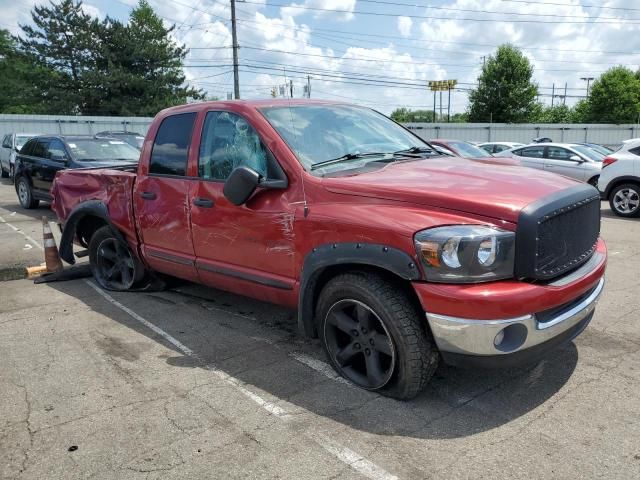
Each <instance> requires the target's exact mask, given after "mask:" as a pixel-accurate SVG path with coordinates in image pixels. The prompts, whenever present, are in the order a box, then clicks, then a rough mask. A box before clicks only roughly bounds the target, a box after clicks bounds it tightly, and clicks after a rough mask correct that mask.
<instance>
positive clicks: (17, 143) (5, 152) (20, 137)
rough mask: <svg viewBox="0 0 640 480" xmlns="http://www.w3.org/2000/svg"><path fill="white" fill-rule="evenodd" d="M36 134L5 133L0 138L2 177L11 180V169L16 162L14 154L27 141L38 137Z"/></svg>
mask: <svg viewBox="0 0 640 480" xmlns="http://www.w3.org/2000/svg"><path fill="white" fill-rule="evenodd" d="M38 135H39V134H38V133H7V134H6V135H5V136H4V137H3V138H2V148H0V170H1V171H2V177H3V178H7V177H11V178H13V169H14V165H15V162H16V154H17V153H18V152H19V151H20V149H21V148H22V146H23V145H24V144H25V143H27V140H30V139H32V138H33V137H36V136H38Z"/></svg>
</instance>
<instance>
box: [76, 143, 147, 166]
mask: <svg viewBox="0 0 640 480" xmlns="http://www.w3.org/2000/svg"><path fill="white" fill-rule="evenodd" d="M68 145H69V149H70V150H71V155H72V156H73V158H75V159H76V160H79V161H99V162H109V161H123V160H124V161H127V162H137V161H138V158H139V157H140V152H139V151H138V150H136V149H135V148H133V147H132V146H131V145H129V144H127V143H125V142H122V141H120V140H108V139H100V138H88V139H80V140H69V143H68Z"/></svg>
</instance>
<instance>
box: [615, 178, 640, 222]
mask: <svg viewBox="0 0 640 480" xmlns="http://www.w3.org/2000/svg"><path fill="white" fill-rule="evenodd" d="M609 205H610V206H611V210H613V212H614V213H615V214H616V215H619V216H621V217H637V216H638V215H640V185H637V184H635V183H625V184H622V185H618V186H617V187H615V188H614V189H613V191H612V192H611V195H610V196H609Z"/></svg>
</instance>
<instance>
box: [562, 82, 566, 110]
mask: <svg viewBox="0 0 640 480" xmlns="http://www.w3.org/2000/svg"><path fill="white" fill-rule="evenodd" d="M562 104H563V105H566V104H567V82H564V97H562Z"/></svg>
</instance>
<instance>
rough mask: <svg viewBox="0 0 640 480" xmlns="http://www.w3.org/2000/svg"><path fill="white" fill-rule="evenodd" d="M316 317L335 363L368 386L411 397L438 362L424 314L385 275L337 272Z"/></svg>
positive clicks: (351, 378)
mask: <svg viewBox="0 0 640 480" xmlns="http://www.w3.org/2000/svg"><path fill="white" fill-rule="evenodd" d="M316 318H317V319H318V330H319V333H320V338H321V341H322V345H323V347H324V349H325V352H326V354H327V356H328V358H329V361H330V362H331V364H332V365H333V367H334V368H335V369H336V371H337V372H338V373H339V374H340V375H342V376H343V377H345V378H346V379H347V380H349V381H351V382H353V383H354V384H356V385H357V386H359V387H362V388H364V389H367V390H373V391H376V392H378V393H380V394H383V395H386V396H389V397H394V398H398V399H401V400H408V399H411V398H413V397H415V396H416V395H417V394H418V393H419V392H420V391H421V390H422V389H423V388H424V386H425V385H426V384H427V382H428V381H429V380H430V379H431V377H432V376H433V374H434V372H435V370H436V367H437V366H438V360H439V354H438V351H437V349H436V347H435V344H434V342H433V340H432V337H431V335H430V333H429V331H428V328H427V327H426V325H425V322H426V319H425V318H424V315H421V314H420V312H419V310H418V309H417V308H416V307H415V306H414V305H413V303H412V302H411V301H410V299H409V297H408V296H407V294H406V293H405V292H404V291H402V290H401V289H400V288H399V287H397V286H395V285H393V284H392V283H390V282H389V281H387V280H385V279H384V278H383V277H382V276H380V275H377V274H374V273H368V272H353V273H346V274H343V275H340V276H337V277H335V278H334V279H333V280H331V281H330V282H329V283H328V284H327V285H326V286H325V287H324V289H323V290H322V292H321V294H320V297H319V299H318V305H317V308H316Z"/></svg>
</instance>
